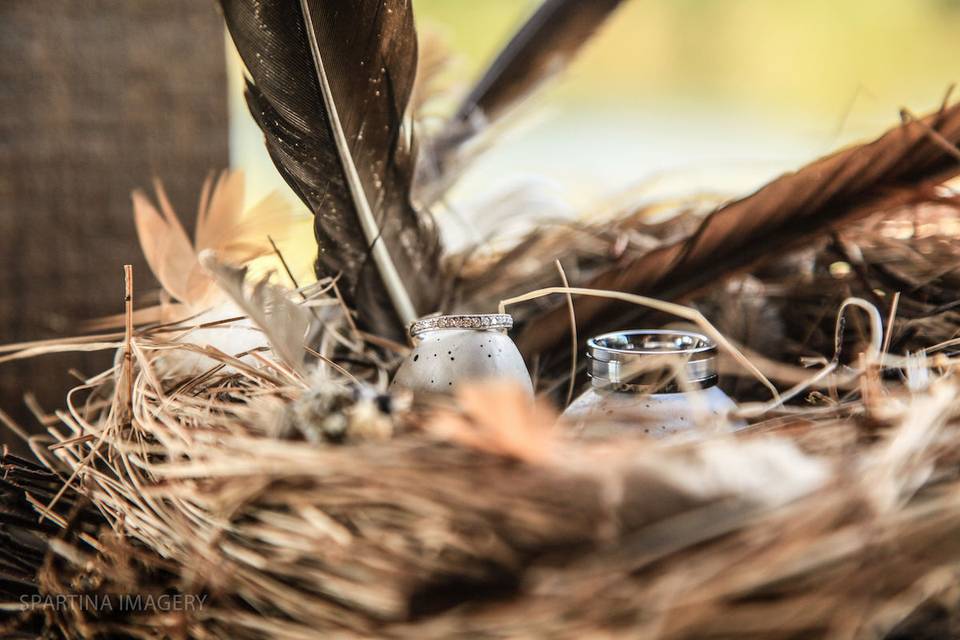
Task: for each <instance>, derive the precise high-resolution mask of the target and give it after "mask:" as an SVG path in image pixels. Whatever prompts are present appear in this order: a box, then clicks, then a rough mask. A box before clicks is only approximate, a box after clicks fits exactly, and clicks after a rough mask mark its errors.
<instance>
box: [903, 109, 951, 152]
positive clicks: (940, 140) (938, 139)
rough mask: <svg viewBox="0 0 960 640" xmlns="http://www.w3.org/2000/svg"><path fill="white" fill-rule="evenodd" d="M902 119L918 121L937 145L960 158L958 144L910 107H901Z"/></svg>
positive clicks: (905, 121)
mask: <svg viewBox="0 0 960 640" xmlns="http://www.w3.org/2000/svg"><path fill="white" fill-rule="evenodd" d="M948 95H949V94H948ZM900 119H901V120H903V122H904V123H908V122H916V123H917V125H919V127H920V128H921V129H923V132H924V133H925V134H927V136H929V138H930V139H931V140H933V141H934V143H936V144H937V146H939V147H941V148H942V149H943V150H944V151H946V152H947V153H949V154H950V155H951V156H953V157H954V158H956V159H957V160H960V149H957V145H955V144H953V143H952V142H950V141H949V140H947V139H946V138H944V137H943V134H941V133H940V132H939V131H937V130H936V129H934V128H933V127H931V126H930V125H928V124H927V123H926V122H923V121H922V120H921V119H920V118H918V117H917V116H915V115H913V113H911V112H910V110H909V109H900Z"/></svg>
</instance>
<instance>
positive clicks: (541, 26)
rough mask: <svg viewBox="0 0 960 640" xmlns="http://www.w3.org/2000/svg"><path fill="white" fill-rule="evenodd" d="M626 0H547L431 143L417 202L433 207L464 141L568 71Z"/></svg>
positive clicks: (422, 167)
mask: <svg viewBox="0 0 960 640" xmlns="http://www.w3.org/2000/svg"><path fill="white" fill-rule="evenodd" d="M620 3H621V0H589V1H586V2H585V1H584V0H545V1H544V2H543V3H542V4H541V5H540V7H539V8H538V9H537V10H536V11H535V12H534V14H533V15H532V16H531V17H530V18H529V19H528V20H527V21H526V22H525V23H524V24H523V25H522V26H521V27H520V29H519V31H517V33H516V34H515V35H514V36H513V38H511V39H510V41H509V42H508V43H507V45H506V46H505V47H504V48H503V50H501V51H500V53H499V54H498V55H497V57H496V58H495V59H494V61H493V63H492V64H491V65H490V67H489V68H488V69H487V70H486V72H485V73H484V74H483V76H481V78H480V80H479V81H478V82H477V83H476V85H475V86H474V87H473V89H472V90H471V91H470V93H469V94H468V95H467V97H466V98H465V99H464V100H463V102H462V103H461V104H460V107H459V108H458V109H457V111H456V113H455V115H454V116H453V118H451V119H450V121H449V122H448V123H447V124H446V125H445V126H444V128H443V129H442V130H441V131H440V133H439V134H438V135H437V136H436V138H435V139H434V140H433V141H432V142H431V143H430V149H429V151H428V152H427V153H425V154H424V155H423V157H422V158H421V159H420V166H418V168H417V171H418V175H417V199H418V200H420V201H423V202H431V201H432V200H433V199H434V198H436V197H437V196H439V195H440V193H442V191H443V190H444V189H445V188H446V187H447V186H449V184H450V183H451V182H452V180H453V179H454V177H455V176H451V175H448V173H449V172H450V171H451V170H455V166H454V165H456V164H457V158H456V156H457V152H458V150H459V148H460V146H461V145H463V143H464V142H466V141H467V140H469V139H470V138H472V137H473V136H475V135H476V134H478V133H479V132H481V131H482V130H483V129H485V128H486V127H487V126H488V125H489V124H490V123H491V122H493V121H495V120H496V119H497V118H499V117H500V116H502V115H504V114H505V113H507V112H508V111H510V109H511V108H513V107H515V106H516V105H517V104H518V103H519V102H521V101H522V100H523V99H524V98H526V97H528V96H529V95H531V94H532V93H533V92H534V91H535V90H536V89H537V88H538V87H540V86H541V85H542V84H543V83H544V82H545V81H546V80H548V79H550V78H551V77H553V76H554V75H556V74H557V73H559V72H561V71H563V70H564V69H565V68H566V67H567V65H568V64H569V63H570V61H571V60H573V58H574V57H575V56H576V54H577V53H578V52H579V51H580V49H581V48H582V47H583V45H584V44H585V43H586V42H587V41H588V40H589V39H590V36H592V35H593V34H594V32H595V31H596V30H597V29H598V28H599V27H600V25H602V24H603V22H604V20H606V19H607V17H608V16H609V15H610V14H611V13H612V12H613V10H614V9H616V8H617V7H618V6H619V5H620Z"/></svg>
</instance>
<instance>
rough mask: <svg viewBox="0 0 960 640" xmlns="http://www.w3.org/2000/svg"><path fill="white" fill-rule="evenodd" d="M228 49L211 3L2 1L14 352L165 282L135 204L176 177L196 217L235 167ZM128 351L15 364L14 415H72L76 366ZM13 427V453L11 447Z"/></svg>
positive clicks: (3, 368) (3, 201)
mask: <svg viewBox="0 0 960 640" xmlns="http://www.w3.org/2000/svg"><path fill="white" fill-rule="evenodd" d="M226 83H227V80H226V62H225V56H224V37H223V28H222V24H221V18H220V16H219V14H218V13H217V11H216V9H215V6H214V3H213V2H211V1H203V0H135V1H131V0H82V1H77V0H44V1H43V2H36V1H34V0H4V1H3V2H0V344H6V343H10V342H14V341H21V340H34V339H40V338H50V337H56V336H66V335H70V334H73V333H75V332H76V331H77V324H78V322H80V321H83V320H85V319H90V318H94V317H98V316H102V315H107V314H113V313H119V312H121V311H122V310H123V270H122V266H123V264H124V263H132V264H133V265H134V275H135V285H136V291H137V292H138V293H139V294H141V295H142V294H143V293H144V292H145V291H147V290H149V289H152V288H153V287H154V286H155V283H154V281H153V278H152V277H151V276H150V273H149V270H148V269H147V267H146V265H145V263H144V261H143V259H142V257H141V253H140V249H139V246H138V244H137V241H136V234H135V231H134V227H133V218H132V213H131V205H130V192H131V190H132V189H134V188H136V187H150V182H151V180H152V178H153V177H155V176H156V177H159V178H161V179H162V180H163V183H164V185H165V186H166V187H167V189H168V192H169V194H170V196H171V199H172V201H173V204H174V207H175V208H176V209H177V211H178V212H179V213H180V214H181V215H183V216H191V215H194V213H195V210H196V202H197V198H198V196H199V192H200V185H201V183H202V181H203V178H204V176H205V175H206V174H207V173H208V172H210V171H211V170H218V169H221V168H224V167H225V166H226V165H227V161H228V157H227V151H228V150H227V135H228V129H227V106H226V100H227V90H226ZM112 358H113V354H112V353H97V354H88V355H83V356H74V355H71V356H69V357H67V356H45V357H42V358H39V359H36V360H30V361H24V362H14V363H7V364H0V408H3V409H4V410H5V411H7V412H8V413H11V414H14V415H15V416H16V417H17V419H18V420H20V421H21V424H23V425H24V426H27V427H29V428H31V429H32V430H37V428H38V427H39V425H38V424H37V423H36V421H35V420H33V419H32V417H30V414H28V413H27V412H26V411H25V410H24V407H23V401H22V398H23V394H24V392H25V391H34V392H36V394H37V396H38V397H39V399H40V400H41V403H42V404H43V405H44V406H45V407H46V408H48V409H53V408H57V407H60V406H62V403H63V392H64V390H65V389H66V388H67V387H68V386H69V385H70V383H71V379H70V378H69V376H68V374H67V370H68V368H71V367H75V368H77V369H78V370H79V371H81V372H82V373H83V374H86V375H91V374H93V373H96V372H98V371H100V370H102V369H104V368H105V367H106V366H109V363H110V362H111V360H112ZM3 431H4V430H3V429H2V427H0V442H4V441H7V442H10V441H11V438H10V435H9V434H8V433H4V432H3Z"/></svg>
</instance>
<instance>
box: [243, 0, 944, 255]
mask: <svg viewBox="0 0 960 640" xmlns="http://www.w3.org/2000/svg"><path fill="white" fill-rule="evenodd" d="M585 1H589V0H585ZM536 4H537V3H536V2H533V1H529V0H484V1H483V2H477V1H476V0H414V5H415V9H416V12H417V19H418V26H419V28H420V30H421V31H422V32H425V31H429V32H431V33H433V34H434V35H439V36H440V37H441V38H442V39H443V40H445V41H446V43H447V45H448V47H449V48H450V50H451V53H452V54H453V58H452V61H451V65H450V68H449V69H448V72H447V76H446V78H447V82H446V85H445V86H446V88H447V89H448V90H449V92H450V95H451V96H454V97H455V96H457V95H460V94H461V93H462V92H463V91H465V90H466V88H467V87H468V84H469V79H471V78H474V77H476V75H477V74H478V73H480V71H481V70H482V68H483V66H484V65H485V64H486V62H487V61H489V60H490V58H491V57H492V56H493V55H495V53H496V52H497V50H498V48H499V47H500V46H501V45H502V44H503V43H504V42H505V40H506V39H507V38H508V37H509V35H510V34H511V33H512V31H513V30H514V29H515V28H516V26H517V25H518V24H519V23H520V22H521V21H522V20H523V18H524V17H525V16H526V15H528V14H529V13H530V12H531V11H532V10H533V8H534V7H535V6H536ZM958 27H960V0H627V1H626V2H625V4H624V6H623V7H622V8H621V9H620V10H619V11H618V13H616V14H615V15H614V16H613V18H612V19H611V20H610V21H609V22H608V23H607V25H606V27H605V28H604V29H603V31H602V32H600V33H599V34H598V36H597V37H596V38H595V40H593V41H592V42H591V43H590V44H589V46H588V47H587V48H586V49H585V50H584V52H583V54H582V56H581V57H580V58H578V60H577V61H576V63H575V64H574V65H573V67H572V68H571V69H570V70H569V71H568V73H566V74H565V75H564V76H563V78H562V79H561V81H560V82H558V83H556V84H555V85H553V86H551V87H550V88H549V90H547V91H546V92H543V93H542V94H540V95H539V96H538V98H537V99H536V101H535V105H533V106H531V108H529V109H525V110H524V113H523V114H522V117H520V118H518V120H519V123H518V126H517V127H515V128H514V129H513V130H512V131H511V132H510V134H509V135H507V136H505V137H503V138H502V139H501V140H499V142H498V144H497V145H496V146H495V147H494V148H492V149H491V150H489V151H488V152H487V153H486V154H485V155H484V156H483V158H482V159H481V160H480V161H479V162H478V163H477V164H476V165H475V166H474V167H473V168H472V170H471V171H470V173H469V174H468V175H467V176H466V177H465V179H464V180H463V181H462V182H461V183H460V184H459V185H458V186H457V188H456V190H455V191H454V193H453V195H452V198H451V201H452V202H454V203H458V204H459V206H461V207H462V208H463V209H464V210H465V211H471V210H476V209H478V208H481V209H482V207H483V202H484V201H486V200H487V199H489V198H493V197H495V196H496V195H497V194H500V193H503V192H505V191H508V190H510V189H512V188H515V187H516V186H517V185H521V184H529V183H531V182H533V183H535V184H537V185H538V189H540V190H541V191H542V192H544V193H546V194H548V197H549V198H554V199H555V200H556V201H557V202H564V203H566V205H567V206H568V208H569V209H570V211H577V212H583V211H587V210H592V209H593V208H595V207H594V206H593V205H595V203H596V202H597V201H598V199H602V198H604V197H606V196H608V195H610V194H613V193H616V192H618V191H622V190H625V189H629V188H632V189H634V194H635V195H636V194H640V195H641V196H642V197H649V198H659V197H664V196H667V195H674V194H676V193H692V192H697V191H710V192H721V193H726V194H736V193H739V192H743V191H746V190H749V189H751V188H753V187H755V186H758V185H759V184H761V183H762V182H764V181H766V180H767V179H769V178H771V177H773V176H774V175H776V174H778V173H780V172H782V171H785V170H789V169H791V168H795V167H797V166H799V165H802V164H803V163H805V162H807V161H808V160H811V159H813V158H815V157H817V156H820V155H823V154H825V153H828V152H830V151H832V150H833V149H835V148H837V147H839V146H841V145H843V144H847V143H849V142H851V141H855V140H858V139H862V138H864V137H868V136H873V135H875V134H877V133H879V132H881V131H883V130H884V129H886V128H887V127H889V126H891V125H892V124H895V123H896V122H897V121H898V117H899V116H898V112H899V109H900V108H901V107H907V108H909V109H911V110H912V111H914V112H915V113H920V112H923V111H927V110H929V109H932V108H935V107H936V106H938V105H939V104H940V102H941V101H942V100H943V97H944V95H945V92H946V91H947V88H948V87H949V85H950V84H951V83H952V82H954V80H956V79H957V77H958V70H960V38H958V37H957V32H958ZM233 67H234V68H233V69H232V80H233V85H232V91H233V95H232V104H231V124H232V132H231V139H232V143H233V147H232V149H233V150H232V154H233V158H232V161H233V163H234V164H235V165H236V166H240V167H244V168H246V169H248V171H249V172H250V173H251V178H252V189H251V191H252V193H251V196H257V195H258V194H262V193H263V192H265V191H266V190H269V189H271V188H275V187H278V186H282V184H281V182H280V181H279V179H278V178H277V177H276V174H275V172H274V171H273V169H272V166H271V165H270V162H269V159H267V158H266V154H265V152H264V151H263V148H262V141H261V138H260V135H259V132H258V131H257V130H256V128H255V126H254V125H253V124H252V121H251V120H250V118H249V117H248V115H247V114H246V108H245V106H244V105H243V103H242V100H241V99H240V83H239V78H240V71H239V67H238V66H236V65H233ZM449 104H452V101H449ZM449 104H448V105H447V106H449ZM433 109H434V110H436V111H437V115H441V114H442V112H443V109H444V105H443V104H442V103H441V104H438V105H434V107H433ZM638 185H639V186H638ZM455 235H456V234H455ZM468 235H469V234H468ZM465 239H466V240H469V239H470V238H465ZM458 240H464V238H460V237H458ZM303 244H304V245H305V246H303V247H301V246H297V247H295V248H292V249H290V250H291V251H296V253H297V254H298V260H299V259H301V258H302V257H303V256H309V254H310V251H312V246H310V245H309V243H308V242H306V241H303Z"/></svg>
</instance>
